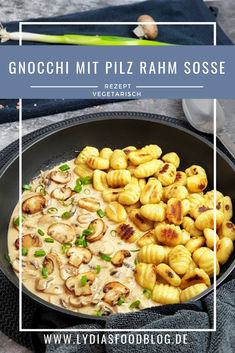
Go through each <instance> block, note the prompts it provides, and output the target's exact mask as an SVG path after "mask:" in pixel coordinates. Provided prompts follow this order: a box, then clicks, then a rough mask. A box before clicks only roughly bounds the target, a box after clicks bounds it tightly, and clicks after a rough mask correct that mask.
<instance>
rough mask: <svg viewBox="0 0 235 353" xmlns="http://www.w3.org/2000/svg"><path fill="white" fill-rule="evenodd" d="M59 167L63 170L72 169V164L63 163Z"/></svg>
mask: <svg viewBox="0 0 235 353" xmlns="http://www.w3.org/2000/svg"><path fill="white" fill-rule="evenodd" d="M59 169H60V170H61V172H66V171H67V170H69V169H70V166H69V165H68V164H62V165H61V166H60V167H59Z"/></svg>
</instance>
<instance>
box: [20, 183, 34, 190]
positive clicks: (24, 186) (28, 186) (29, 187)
mask: <svg viewBox="0 0 235 353" xmlns="http://www.w3.org/2000/svg"><path fill="white" fill-rule="evenodd" d="M22 189H23V191H26V190H32V185H30V184H24V185H23V186H22Z"/></svg>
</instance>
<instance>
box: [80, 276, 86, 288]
mask: <svg viewBox="0 0 235 353" xmlns="http://www.w3.org/2000/svg"><path fill="white" fill-rule="evenodd" d="M87 281H88V278H87V276H86V275H84V276H82V277H81V280H80V283H81V286H82V287H84V286H85V285H86V284H87Z"/></svg>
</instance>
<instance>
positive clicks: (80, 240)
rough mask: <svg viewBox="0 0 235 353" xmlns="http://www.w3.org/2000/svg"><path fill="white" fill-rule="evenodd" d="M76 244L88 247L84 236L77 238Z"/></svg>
mask: <svg viewBox="0 0 235 353" xmlns="http://www.w3.org/2000/svg"><path fill="white" fill-rule="evenodd" d="M74 244H75V246H82V247H83V248H86V247H87V241H86V239H85V238H84V237H80V238H78V239H76V240H75V243H74Z"/></svg>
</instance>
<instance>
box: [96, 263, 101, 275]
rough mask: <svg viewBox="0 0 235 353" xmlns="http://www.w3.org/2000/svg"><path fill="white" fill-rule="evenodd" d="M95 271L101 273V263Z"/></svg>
mask: <svg viewBox="0 0 235 353" xmlns="http://www.w3.org/2000/svg"><path fill="white" fill-rule="evenodd" d="M95 271H96V273H97V274H98V273H100V271H101V266H100V265H97V266H96V268H95Z"/></svg>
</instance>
